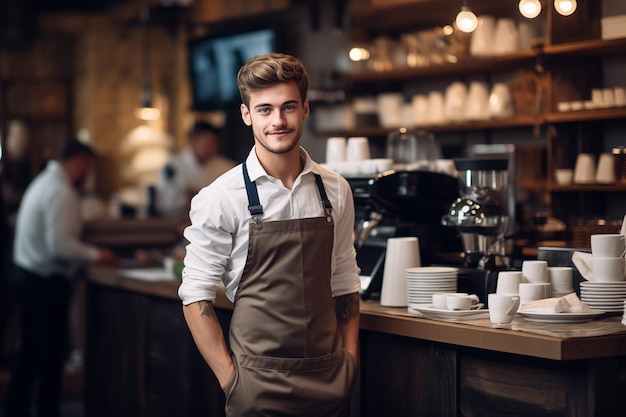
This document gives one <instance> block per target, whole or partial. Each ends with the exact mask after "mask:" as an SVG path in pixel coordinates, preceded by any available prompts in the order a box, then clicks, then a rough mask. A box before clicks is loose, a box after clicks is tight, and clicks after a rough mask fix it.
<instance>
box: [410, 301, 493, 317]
mask: <svg viewBox="0 0 626 417" xmlns="http://www.w3.org/2000/svg"><path fill="white" fill-rule="evenodd" d="M476 306H477V309H475V310H445V309H440V308H435V307H433V305H432V304H409V311H411V310H414V311H419V312H420V313H422V314H423V315H424V316H426V317H437V318H447V319H450V318H457V317H467V316H475V315H477V314H483V313H488V312H489V310H487V309H486V308H485V309H483V308H481V307H484V304H482V303H480V304H477V305H476Z"/></svg>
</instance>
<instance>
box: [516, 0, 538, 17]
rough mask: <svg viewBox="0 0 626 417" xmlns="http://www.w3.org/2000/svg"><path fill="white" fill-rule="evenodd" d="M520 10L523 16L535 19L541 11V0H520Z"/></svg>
mask: <svg viewBox="0 0 626 417" xmlns="http://www.w3.org/2000/svg"><path fill="white" fill-rule="evenodd" d="M519 11H520V13H521V14H522V16H524V17H527V18H528V19H534V18H535V17H537V16H539V13H541V2H540V1H539V0H520V2H519Z"/></svg>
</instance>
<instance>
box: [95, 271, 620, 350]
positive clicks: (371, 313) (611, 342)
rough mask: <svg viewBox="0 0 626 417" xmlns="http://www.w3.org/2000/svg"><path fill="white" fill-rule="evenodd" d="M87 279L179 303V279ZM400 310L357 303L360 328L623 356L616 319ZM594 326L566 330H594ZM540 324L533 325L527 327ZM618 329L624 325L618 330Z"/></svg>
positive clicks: (222, 301) (111, 275)
mask: <svg viewBox="0 0 626 417" xmlns="http://www.w3.org/2000/svg"><path fill="white" fill-rule="evenodd" d="M87 280H88V281H89V282H91V283H93V284H98V285H102V286H107V287H114V288H118V289H122V290H127V291H133V292H138V293H143V294H146V295H149V296H156V297H163V298H168V299H172V300H175V301H179V298H178V294H177V291H178V287H179V285H180V281H177V280H172V281H145V280H138V279H132V278H124V277H122V276H121V274H120V271H119V270H118V269H117V268H111V267H90V268H88V270H87ZM214 305H215V306H216V307H217V308H222V309H232V303H231V302H230V301H229V300H228V299H227V298H226V296H225V294H224V292H223V291H219V292H218V295H217V299H216V301H215V304H214ZM406 311H407V309H406V307H404V308H390V307H383V306H381V305H380V303H379V302H377V301H372V300H368V301H361V324H360V327H361V330H365V331H374V332H381V333H388V334H394V335H398V336H405V337H411V338H416V339H423V340H429V341H434V342H440V343H447V344H452V345H457V346H465V347H470V348H478V349H485V350H492V351H498V352H505V353H510V354H516V355H525V356H531V357H537V358H544V359H551V360H577V359H590V358H601V357H610V356H624V355H626V326H623V325H621V323H620V324H619V326H618V325H617V324H616V323H619V321H620V318H619V317H607V318H601V319H598V320H594V322H601V324H604V325H605V326H613V327H614V328H615V329H616V331H618V332H619V333H616V334H610V335H605V336H593V337H555V336H548V335H545V334H537V333H532V332H528V331H519V330H511V329H508V328H497V327H495V326H494V327H488V326H485V325H484V323H483V325H472V324H471V322H467V323H465V322H451V321H442V320H433V319H427V318H420V317H415V316H411V315H407V314H406ZM594 322H589V323H576V324H571V326H583V328H584V326H593V325H594ZM533 325H534V326H537V329H541V328H542V326H543V327H545V326H544V325H543V324H541V323H532V324H529V325H528V327H532V326H533ZM620 326H623V327H624V330H623V331H622V330H621V328H622V327H620Z"/></svg>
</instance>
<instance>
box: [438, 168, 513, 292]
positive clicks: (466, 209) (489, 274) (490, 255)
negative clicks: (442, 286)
mask: <svg viewBox="0 0 626 417" xmlns="http://www.w3.org/2000/svg"><path fill="white" fill-rule="evenodd" d="M508 162H509V161H508V159H503V158H494V157H483V158H470V159H456V160H455V166H456V169H457V171H458V172H459V175H460V176H461V178H462V179H463V181H464V188H465V191H464V192H463V195H461V196H460V197H458V198H457V199H455V200H454V202H453V203H452V204H451V205H450V206H449V209H448V212H447V214H445V215H444V216H443V217H442V220H441V223H442V224H443V225H444V226H447V227H450V228H453V229H454V230H456V231H457V233H458V235H459V237H460V239H461V241H462V243H463V254H464V261H463V264H462V265H461V266H460V268H459V274H458V286H457V288H458V290H459V291H461V292H468V293H472V294H476V295H478V296H479V298H480V299H481V301H483V302H484V303H485V304H487V295H488V294H489V293H492V292H495V289H496V284H497V276H498V272H499V271H501V270H504V269H509V258H508V256H507V254H506V247H507V239H508V236H507V231H508V230H509V221H510V216H509V213H508V211H507V209H506V204H504V203H505V202H506V199H507V198H508V195H509V193H508V191H509V189H508V188H509V181H508V180H509V178H508Z"/></svg>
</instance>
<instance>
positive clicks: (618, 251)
mask: <svg viewBox="0 0 626 417" xmlns="http://www.w3.org/2000/svg"><path fill="white" fill-rule="evenodd" d="M625 253H626V236H624V235H620V234H617V233H606V234H594V235H591V254H592V255H593V256H594V257H595V258H620V257H623V256H624V255H625Z"/></svg>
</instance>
